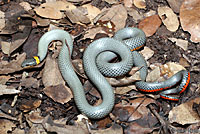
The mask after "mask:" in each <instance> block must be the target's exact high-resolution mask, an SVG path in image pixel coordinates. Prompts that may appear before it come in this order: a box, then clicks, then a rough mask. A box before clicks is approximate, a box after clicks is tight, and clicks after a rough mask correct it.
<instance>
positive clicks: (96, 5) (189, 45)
mask: <svg viewBox="0 0 200 134" xmlns="http://www.w3.org/2000/svg"><path fill="white" fill-rule="evenodd" d="M166 3H168V4H169V5H168V4H166ZM55 5H56V6H55ZM1 6H2V9H0V23H1V26H0V36H1V37H0V46H1V47H0V49H1V51H0V74H1V75H0V87H1V89H2V90H1V91H0V95H1V99H0V117H2V118H3V119H2V120H1V124H2V126H0V127H3V128H2V129H1V133H7V132H12V133H16V134H24V133H25V132H28V133H32V134H35V133H37V132H38V131H40V133H49V132H52V133H58V134H63V133H65V134H66V132H68V133H81V134H82V133H119V134H120V133H127V134H129V133H153V132H157V133H159V132H163V133H166V132H168V131H169V132H172V131H177V132H178V131H180V130H185V131H186V132H187V131H189V128H190V129H193V130H194V131H195V130H198V127H199V113H200V112H199V101H198V99H199V98H198V95H199V89H200V82H199V74H200V70H199V69H198V68H200V64H199V62H198V60H199V54H200V53H199V51H200V45H199V40H198V31H199V27H198V26H197V25H198V21H197V20H198V15H196V14H193V13H196V12H198V6H199V3H198V1H195V0H194V1H188V0H184V1H183V0H181V1H173V0H163V1H160V2H157V1H151V2H150V3H149V1H146V0H134V1H129V0H125V1H120V2H119V1H116V0H104V1H98V0H95V1H90V0H68V2H66V1H56V0H55V1H46V2H39V1H35V2H33V1H32V2H30V1H27V2H22V3H18V2H13V1H7V2H3V3H1ZM169 6H170V7H169ZM55 7H56V8H55ZM119 12H120V13H119ZM157 12H158V13H157ZM179 12H180V17H179V15H178V14H177V13H179ZM77 16H78V17H77ZM188 18H189V19H188ZM161 20H162V22H161ZM179 20H180V22H179ZM179 23H180V24H181V25H179ZM127 26H131V27H134V26H135V27H139V28H141V29H143V30H144V31H145V33H146V35H147V37H148V38H147V42H146V44H145V45H146V46H145V47H144V48H142V50H141V53H142V55H143V56H144V57H145V59H146V60H147V63H148V65H149V67H150V68H149V75H148V77H147V81H163V80H165V79H166V78H169V77H170V76H172V75H173V74H174V73H176V72H177V71H179V70H182V69H185V68H187V69H188V70H190V69H191V68H192V69H191V77H192V78H191V83H190V86H189V88H188V93H185V94H184V95H183V96H182V98H181V100H180V101H179V102H178V103H175V102H168V101H165V100H162V99H160V98H159V97H158V95H157V94H142V93H141V92H139V91H138V90H137V89H136V88H135V85H134V82H135V81H136V80H140V78H139V77H138V76H139V73H138V68H133V70H132V71H131V72H130V73H129V74H127V76H125V77H122V78H108V80H109V81H110V83H111V84H112V82H113V85H114V86H113V87H114V88H115V94H116V101H115V103H116V104H115V107H114V109H113V111H112V113H110V114H109V115H108V116H107V117H105V118H104V119H100V120H89V119H87V118H86V119H85V118H83V119H81V120H79V119H77V118H79V117H80V116H81V114H80V112H79V111H78V110H77V108H76V105H75V104H74V101H73V95H72V93H71V91H70V89H69V87H68V86H67V85H66V83H65V82H64V80H63V79H62V77H61V75H60V72H59V69H58V67H57V59H56V58H57V55H58V53H59V49H60V48H59V46H54V45H53V47H51V48H50V49H49V55H48V56H47V59H46V60H45V61H44V62H43V63H42V64H40V65H39V66H37V67H34V68H32V69H26V70H24V69H22V68H21V63H22V61H24V59H25V56H26V55H25V53H23V52H26V54H27V57H32V56H34V55H36V54H37V42H38V40H39V38H40V37H41V35H42V34H44V33H45V32H47V31H48V29H52V28H60V29H64V30H66V31H69V32H70V33H71V34H73V35H75V36H74V40H75V43H74V52H73V56H72V62H74V63H75V64H76V65H74V68H75V69H76V70H78V72H79V73H78V76H79V78H80V79H81V82H82V83H83V84H84V88H85V93H86V98H87V99H88V101H89V103H90V104H94V105H98V104H100V103H101V102H102V100H101V95H100V94H99V93H98V92H97V91H96V89H95V87H94V86H93V84H92V83H90V82H89V80H88V79H87V77H85V74H84V68H83V67H82V66H81V65H80V64H81V61H80V59H81V58H82V52H83V51H84V49H85V48H86V47H87V46H88V45H89V44H90V43H91V42H92V41H93V40H95V39H98V38H101V37H112V36H113V34H114V33H115V32H116V31H117V30H118V29H121V28H123V27H127ZM49 27H50V28H49ZM182 29H183V30H185V31H188V32H189V33H190V34H191V35H190V34H188V33H187V32H185V31H183V30H182ZM189 39H190V40H189ZM193 42H195V43H193ZM53 44H54V43H53ZM175 44H176V45H175ZM24 117H25V118H24ZM22 119H23V121H22ZM167 120H169V121H167ZM24 122H25V124H24ZM174 123H176V125H175V124H174ZM27 124H28V125H27ZM186 124H187V126H189V127H188V128H186V127H185V125H186ZM124 125H125V126H126V127H124ZM4 126H5V127H4Z"/></svg>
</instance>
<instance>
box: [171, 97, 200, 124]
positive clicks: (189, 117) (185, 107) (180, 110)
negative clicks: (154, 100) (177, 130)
mask: <svg viewBox="0 0 200 134" xmlns="http://www.w3.org/2000/svg"><path fill="white" fill-rule="evenodd" d="M194 103H197V104H199V103H200V98H199V97H198V98H195V99H193V100H190V101H189V102H186V103H183V104H181V105H179V106H177V107H174V108H173V109H172V110H171V111H170V112H169V121H170V123H173V122H176V123H179V124H181V125H186V124H194V123H198V122H200V117H199V115H198V113H197V112H196V111H194V110H193V109H192V107H193V104H194Z"/></svg>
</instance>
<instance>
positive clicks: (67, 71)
mask: <svg viewBox="0 0 200 134" xmlns="http://www.w3.org/2000/svg"><path fill="white" fill-rule="evenodd" d="M53 41H61V42H62V44H63V45H62V48H61V50H60V53H59V56H58V65H59V69H60V72H61V74H62V76H63V78H64V80H65V81H66V83H67V84H68V86H69V87H70V89H71V90H72V92H73V96H74V100H75V103H76V106H77V107H78V109H79V110H80V112H81V113H83V114H84V115H86V116H87V117H89V118H92V119H100V118H103V117H105V116H106V115H108V114H109V113H110V112H111V111H112V109H113V107H114V103H115V99H114V98H115V95H114V91H113V89H112V86H111V85H110V84H109V83H108V81H107V80H106V79H105V77H104V76H108V77H117V76H123V75H125V74H126V73H127V72H129V71H130V70H131V68H132V67H133V66H137V67H139V68H140V70H139V71H140V77H141V80H140V81H137V82H135V85H136V87H137V88H138V89H139V90H140V91H142V92H157V91H161V93H160V96H161V98H164V99H168V100H178V97H174V96H169V94H177V93H182V92H183V91H184V90H185V89H186V88H187V86H188V84H189V81H190V73H189V72H188V71H186V70H181V71H179V72H178V73H176V74H174V75H173V76H172V77H170V78H169V79H167V80H166V81H164V82H146V81H145V80H146V76H147V72H148V67H147V63H146V61H145V59H144V57H143V56H142V55H141V54H140V53H139V52H137V51H135V50H138V49H140V48H141V47H143V46H144V44H145V42H146V36H145V33H144V32H143V31H142V30H140V29H138V28H133V27H126V28H123V29H120V30H118V31H117V32H116V33H115V35H114V37H113V38H109V37H104V38H100V39H97V40H95V41H93V42H92V43H91V44H90V45H88V47H87V48H86V49H85V51H84V54H83V66H84V70H85V73H86V75H87V76H88V78H89V80H90V81H91V82H92V83H93V84H94V85H95V86H96V88H97V89H98V91H99V92H100V94H101V96H102V103H101V104H99V105H97V106H92V105H90V104H89V103H88V101H87V99H86V96H85V93H84V89H83V86H82V83H81V82H80V80H79V77H78V76H77V75H76V73H75V71H74V69H73V65H72V63H71V55H72V50H73V39H72V37H71V35H70V34H69V33H68V32H67V31H64V30H61V29H54V30H51V31H48V32H46V33H45V34H44V35H43V36H42V37H41V38H40V40H39V43H38V54H37V56H34V57H32V58H29V59H25V60H24V61H23V63H22V64H21V66H22V67H23V68H29V67H33V66H35V65H38V64H40V63H41V62H42V61H43V60H44V59H45V57H46V55H47V51H48V46H49V45H50V44H51V43H52V42H53ZM116 57H120V60H119V61H118V62H116V63H113V62H111V60H112V59H113V58H116ZM179 83H180V84H179ZM176 84H179V87H178V88H173V89H170V90H164V89H167V88H171V87H173V86H174V85H176ZM163 90H164V91H163Z"/></svg>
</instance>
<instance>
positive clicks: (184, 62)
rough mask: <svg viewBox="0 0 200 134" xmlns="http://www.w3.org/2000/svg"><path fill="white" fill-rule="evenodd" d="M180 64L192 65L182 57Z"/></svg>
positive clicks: (184, 65)
mask: <svg viewBox="0 0 200 134" xmlns="http://www.w3.org/2000/svg"><path fill="white" fill-rule="evenodd" d="M179 64H180V65H181V66H183V67H190V64H189V63H188V61H187V60H186V59H185V58H182V57H181V58H180V60H179Z"/></svg>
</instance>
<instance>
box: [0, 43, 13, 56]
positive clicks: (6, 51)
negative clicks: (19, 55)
mask: <svg viewBox="0 0 200 134" xmlns="http://www.w3.org/2000/svg"><path fill="white" fill-rule="evenodd" d="M0 45H1V49H2V52H3V53H4V54H7V55H9V54H10V46H11V43H9V42H6V41H1V44H0Z"/></svg>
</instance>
